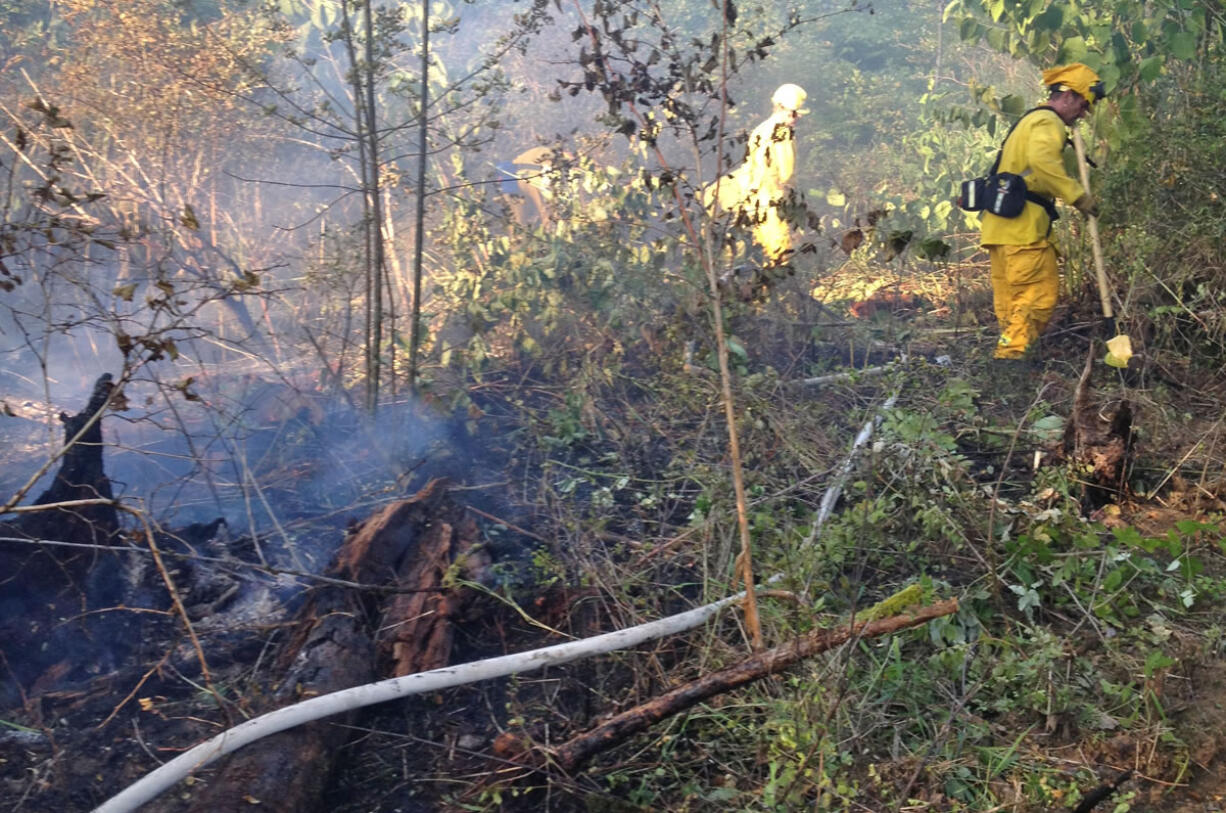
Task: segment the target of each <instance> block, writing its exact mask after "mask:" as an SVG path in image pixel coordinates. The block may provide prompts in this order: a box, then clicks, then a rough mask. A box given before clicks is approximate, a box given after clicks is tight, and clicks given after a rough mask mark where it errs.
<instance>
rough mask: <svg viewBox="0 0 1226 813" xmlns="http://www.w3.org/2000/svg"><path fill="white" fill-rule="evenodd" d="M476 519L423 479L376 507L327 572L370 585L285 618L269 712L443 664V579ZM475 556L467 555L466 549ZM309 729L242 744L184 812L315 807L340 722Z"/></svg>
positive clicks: (458, 598) (450, 607) (446, 596)
mask: <svg viewBox="0 0 1226 813" xmlns="http://www.w3.org/2000/svg"><path fill="white" fill-rule="evenodd" d="M476 531H477V528H476V524H475V523H474V522H473V520H472V519H471V518H469V517H468V516H467V515H466V513H465V511H464V510H463V509H462V508H461V507H459V506H457V505H456V504H455V503H453V502H452V501H451V500H450V499H449V498H448V497H447V489H446V485H445V484H444V483H442V482H440V481H434V482H432V483H430V484H428V485H427V486H426V487H425V488H423V489H422V490H421V491H420V492H419V493H418V494H417V495H415V496H414V497H411V498H409V499H407V500H402V501H400V502H396V503H393V504H391V505H388V506H387V507H385V508H383V509H381V510H379V511H378V512H376V513H375V514H374V515H373V516H371V517H370V518H369V519H367V520H366V521H365V522H364V523H362V524H361V525H360V526H358V527H357V528H356V529H354V531H353V532H352V533H350V534H349V536H348V537H347V538H346V540H345V542H344V543H343V545H342V547H341V549H340V551H339V552H338V553H337V555H336V557H335V559H334V561H333V564H332V566H331V567H330V568H329V570H328V573H329V575H331V576H334V577H336V578H338V579H344V580H346V581H353V582H359V583H361V584H362V585H364V586H367V587H370V588H373V589H371V590H357V589H353V588H347V587H342V586H338V585H332V584H329V585H324V586H321V587H317V588H315V589H313V590H312V592H311V595H310V596H309V597H308V599H307V600H306V602H305V603H304V604H303V606H302V607H301V609H300V610H299V611H298V613H297V614H296V616H295V619H294V621H293V624H292V630H293V632H292V634H291V636H290V638H289V640H288V641H287V642H286V643H285V645H284V646H282V647H281V649H280V651H279V653H278V655H277V658H276V665H275V667H274V670H273V671H274V681H273V685H274V686H275V687H276V688H275V690H274V691H273V692H272V697H273V701H272V702H271V703H270V704H269V709H265V710H270V709H271V708H276V707H281V706H286V705H289V704H291V703H294V702H296V701H298V700H301V699H302V698H304V697H309V696H313V695H320V694H326V693H329V692H333V691H337V690H339V689H347V688H350V687H352V686H357V685H361V684H366V683H370V682H372V681H375V680H378V679H380V678H383V677H391V676H393V675H399V674H407V673H410V672H418V671H424V670H428V669H433V668H436V667H440V666H445V665H447V663H448V661H449V658H450V654H451V639H452V618H453V617H454V615H455V614H456V613H457V612H459V611H461V609H462V608H463V607H464V605H465V604H466V603H467V595H466V592H465V591H462V590H460V589H458V588H451V587H448V586H447V584H446V583H445V580H446V576H447V574H448V572H449V571H450V570H451V569H452V568H453V566H454V567H462V566H463V563H462V562H460V563H459V564H457V559H458V558H462V557H464V556H466V555H468V553H469V552H470V551H471V548H472V547H473V545H474V540H475V539H476V538H477V533H476ZM473 555H474V556H475V554H473ZM339 722H340V723H341V725H337V724H336V723H335V722H319V723H312V724H310V725H307V726H303V727H300V728H296V729H294V730H293V731H286V732H283V733H280V734H275V735H273V736H271V737H268V738H267V739H264V740H261V741H259V742H257V743H253V744H252V745H250V746H248V747H246V748H244V749H242V750H241V751H240V752H238V753H237V754H235V755H234V756H233V757H232V758H231V759H229V760H228V762H227V763H226V764H225V765H224V767H223V768H222V769H221V771H220V773H219V775H217V776H216V777H214V778H213V779H212V780H210V781H209V783H208V786H207V787H206V789H205V791H204V792H202V793H200V794H198V795H197V796H196V798H195V799H194V800H193V802H192V806H191V809H192V810H195V811H201V813H204V811H209V812H210V813H211V811H215V810H236V809H239V808H241V807H244V806H245V805H250V804H253V802H252V801H251V800H253V799H255V800H259V804H260V806H261V809H268V810H274V811H287V812H288V811H295V813H297V811H311V810H317V809H320V805H321V803H322V799H323V798H324V793H323V791H324V788H325V787H326V785H327V783H328V781H329V779H330V777H331V774H332V772H333V770H334V768H335V767H336V762H337V760H338V758H339V756H338V754H339V753H340V751H341V749H342V746H343V745H344V744H345V743H346V742H347V741H348V739H349V736H350V732H349V730H348V729H347V728H346V727H345V726H344V723H346V722H352V720H340V721H339Z"/></svg>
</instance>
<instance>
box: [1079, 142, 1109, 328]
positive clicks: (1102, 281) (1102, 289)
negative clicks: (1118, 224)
mask: <svg viewBox="0 0 1226 813" xmlns="http://www.w3.org/2000/svg"><path fill="white" fill-rule="evenodd" d="M1073 148H1074V149H1076V150H1077V168H1078V169H1079V170H1080V171H1081V185H1082V187H1084V188H1085V190H1086V194H1087V195H1088V194H1090V168H1089V167H1088V166H1087V165H1086V145H1085V144H1083V143H1082V141H1081V132H1080V131H1078V130H1077V129H1074V130H1073ZM1086 221H1087V222H1088V223H1089V224H1090V241H1091V244H1092V246H1093V248H1094V274H1095V276H1096V277H1097V278H1098V298H1099V299H1100V300H1102V303H1103V316H1104V317H1106V319H1107V320H1108V321H1113V320H1114V319H1115V314H1114V313H1113V312H1112V310H1111V294H1110V292H1109V291H1108V290H1107V270H1106V269H1105V268H1104V267H1103V246H1102V243H1101V242H1099V240H1098V218H1097V217H1095V216H1094V215H1086Z"/></svg>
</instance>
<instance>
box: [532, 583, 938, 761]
mask: <svg viewBox="0 0 1226 813" xmlns="http://www.w3.org/2000/svg"><path fill="white" fill-rule="evenodd" d="M957 609H958V600H957V599H956V598H951V599H946V600H945V601H938V602H937V603H936V604H933V605H931V606H928V607H917V608H915V609H914V610H913V611H912V612H910V613H906V614H903V615H896V616H894V617H893V618H883V619H881V620H879V621H869V622H864V623H854V624H851V625H849V626H847V627H842V628H840V629H834V630H821V631H820V632H815V633H813V634H811V635H808V636H806V637H804V638H799V639H797V640H795V641H790V642H788V643H786V644H783V645H782V646H777V647H775V648H774V649H769V650H767V651H765V652H760V653H758V654H756V655H754V656H752V657H750V658H746V659H745V660H743V661H741V662H740V663H738V664H735V665H733V666H730V667H728V668H726V669H721V670H720V671H718V672H714V673H712V674H709V675H704V676H703V677H701V678H699V679H697V680H695V681H691V682H690V683H687V684H686V685H684V686H679V687H677V688H676V689H673V690H672V691H670V692H667V693H666V694H663V695H660V696H659V697H657V698H654V699H652V700H650V701H648V702H646V703H643V704H642V705H640V706H636V707H634V708H632V709H629V710H628V711H624V712H622V713H621V714H619V715H617V716H616V717H614V718H612V719H611V720H608V721H607V722H605V723H602V724H601V725H599V726H597V727H596V728H593V729H592V730H590V731H587V732H585V733H583V734H580V735H579V736H577V737H574V738H573V739H571V740H569V741H567V742H565V743H563V744H562V745H560V746H558V747H557V748H555V749H553V750H552V752H551V755H552V757H553V759H554V760H556V762H557V763H558V764H559V765H560V766H561V767H562V768H563V769H565V770H568V771H569V770H572V769H574V768H575V767H577V766H578V765H580V764H581V763H583V762H585V761H586V760H588V759H589V758H591V757H592V756H593V755H595V754H597V753H599V752H601V751H604V750H607V749H609V748H612V747H613V746H614V745H616V744H617V743H619V742H621V741H622V740H625V739H626V738H627V737H630V736H631V735H633V734H637V733H638V732H640V731H644V730H646V729H647V728H650V727H651V726H653V725H655V724H656V723H658V722H660V721H661V720H663V719H665V718H667V717H671V716H672V715H674V714H677V713H679V712H682V711H685V710H686V709H688V708H691V707H693V706H695V705H697V704H698V703H700V702H702V701H703V700H706V699H707V698H709V697H714V696H716V695H719V694H723V693H724V692H729V691H731V690H733V689H735V688H738V687H740V686H744V685H745V684H747V683H752V682H753V681H755V680H759V679H761V678H764V677H766V676H768V675H773V674H775V673H777V672H781V671H782V670H784V669H786V668H787V667H789V666H791V665H792V664H794V663H796V662H797V661H800V660H803V659H805V658H808V657H811V656H813V655H816V654H818V653H819V652H825V651H826V650H828V649H833V648H834V647H836V646H839V645H840V644H843V643H846V642H847V641H850V640H852V639H853V638H875V637H878V636H881V635H889V634H891V633H894V632H897V631H899V630H902V629H907V628H908V627H916V626H919V625H920V624H925V623H927V622H929V621H931V620H932V619H934V618H940V617H941V616H945V615H950V614H952V613H954V612H956V611H957Z"/></svg>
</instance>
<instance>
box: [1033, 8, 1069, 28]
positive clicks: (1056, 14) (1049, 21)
mask: <svg viewBox="0 0 1226 813" xmlns="http://www.w3.org/2000/svg"><path fill="white" fill-rule="evenodd" d="M1064 8H1065V6H1064V4H1063V3H1052V4H1051V5H1050V6H1048V7H1047V10H1046V11H1044V12H1043V13H1042V14H1040V15H1039V16H1038V17H1035V18H1034V27H1035V29H1036V30H1037V31H1039V32H1046V31H1059V30H1060V29H1061V28H1063V27H1064Z"/></svg>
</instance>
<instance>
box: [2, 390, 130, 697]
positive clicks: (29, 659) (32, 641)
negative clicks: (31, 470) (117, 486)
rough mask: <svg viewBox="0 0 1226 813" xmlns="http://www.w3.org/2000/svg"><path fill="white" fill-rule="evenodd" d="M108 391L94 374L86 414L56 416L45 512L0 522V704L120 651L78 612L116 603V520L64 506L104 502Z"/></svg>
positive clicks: (42, 499) (96, 667) (99, 508)
mask: <svg viewBox="0 0 1226 813" xmlns="http://www.w3.org/2000/svg"><path fill="white" fill-rule="evenodd" d="M112 389H113V384H112V381H111V376H110V375H109V374H105V375H102V376H101V377H99V378H98V380H97V382H96V383H95V384H94V390H93V394H92V395H91V397H90V399H89V403H88V404H87V405H86V406H85V409H83V410H82V411H81V412H79V413H77V414H76V415H67V414H64V413H60V422H61V423H63V425H64V443H65V446H66V449H65V451H64V453H63V457H62V459H61V460H60V466H59V470H58V471H57V472H56V474H55V478H54V480H53V481H52V483H51V485H50V486H49V487H48V488H47V490H46V491H44V492H43V493H42V494H41V495H40V496H39V497H38V499H36V500H35V501H34V503H33V505H35V506H44V505H45V506H48V508H47V510H45V511H35V512H31V513H25V514H22V515H21V517H20V518H19V519H18V520H16V521H14V522H6V523H0V536H2V537H7V539H3V540H0V608H2V609H3V612H0V653H2V654H3V656H4V660H5V662H6V663H7V670H6V671H0V702H3V703H6V704H7V703H9V702H13V701H14V700H17V699H18V698H19V697H21V696H26V697H28V696H30V695H35V694H38V693H39V692H40V691H42V690H45V689H48V688H51V687H52V686H53V685H54V684H56V683H59V682H61V681H70V680H72V679H73V677H74V675H75V676H77V677H80V676H82V674H84V672H91V673H95V672H98V671H102V670H106V669H109V668H111V665H112V664H113V661H114V660H115V658H116V657H118V656H119V655H120V654H121V652H120V650H121V649H122V644H121V641H119V640H116V635H115V630H112V629H109V628H108V629H103V628H101V626H100V625H104V624H105V623H106V622H104V621H103V620H101V619H98V618H91V617H88V616H85V615H83V613H85V611H87V610H92V609H98V608H101V607H108V606H111V605H114V604H116V603H118V602H119V600H120V596H121V579H120V561H119V558H118V555H117V554H113V553H110V552H108V551H106V550H105V546H108V545H112V544H114V543H115V541H116V540H117V538H118V535H119V518H118V514H117V512H116V510H115V507H114V506H113V505H110V504H106V503H101V504H95V505H77V506H71V505H64V504H65V503H71V502H76V501H81V500H111V499H113V496H112V491H111V482H110V480H109V479H107V476H106V472H105V471H104V469H103V460H102V451H103V446H102V414H101V413H102V411H103V410H104V409H105V408H106V406H107V404H108V403H109V402H110V397H111V392H112ZM82 430H84V432H83V433H82ZM78 434H80V435H81V436H80V437H79V438H77V435H78ZM74 438H76V440H75V442H74ZM58 505H63V507H58V508H57V507H52V506H58ZM48 542H57V543H58V542H69V543H76V544H79V545H86V546H96V547H85V548H74V547H67V546H62V545H54V544H47V543H48ZM64 617H76V618H77V619H78V620H76V621H72V622H63V621H62V619H63V618H64ZM119 637H120V638H121V637H122V636H119ZM83 670H84V671H83Z"/></svg>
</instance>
